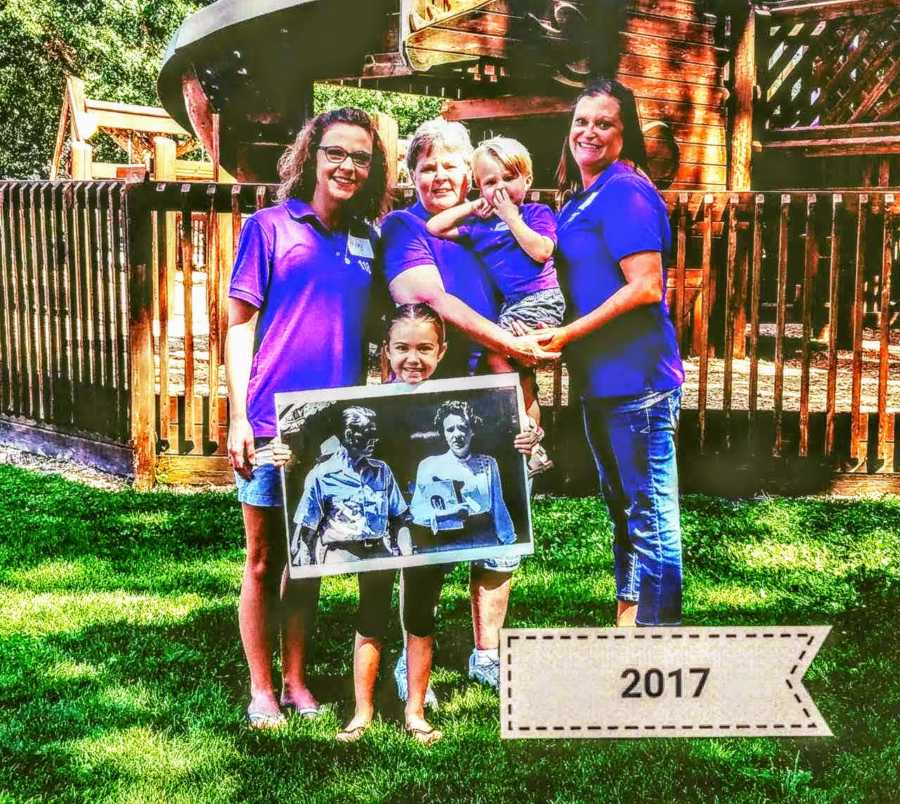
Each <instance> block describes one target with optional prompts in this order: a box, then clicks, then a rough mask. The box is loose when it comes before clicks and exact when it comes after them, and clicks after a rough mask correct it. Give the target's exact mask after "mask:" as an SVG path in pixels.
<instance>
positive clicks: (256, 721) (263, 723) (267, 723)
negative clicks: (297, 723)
mask: <svg viewBox="0 0 900 804" xmlns="http://www.w3.org/2000/svg"><path fill="white" fill-rule="evenodd" d="M285 723H287V720H285V717H284V715H282V714H281V712H278V713H277V714H272V713H271V712H260V711H258V710H253V709H248V710H247V726H248V727H249V728H251V729H277V728H279V727H280V726H283V725H284V724H285Z"/></svg>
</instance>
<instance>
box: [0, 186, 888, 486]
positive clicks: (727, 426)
mask: <svg viewBox="0 0 900 804" xmlns="http://www.w3.org/2000/svg"><path fill="white" fill-rule="evenodd" d="M272 195H273V188H272V187H271V186H268V185H221V184H220V185H216V184H199V183H183V184H182V183H174V182H169V183H159V182H146V183H140V184H132V185H127V186H126V185H123V184H121V183H91V184H88V183H28V182H15V183H6V184H2V185H0V210H2V219H0V220H2V225H0V237H2V240H0V245H2V252H0V253H2V260H3V261H2V264H0V265H2V281H3V284H2V288H0V290H2V293H3V297H2V298H3V317H2V319H0V342H2V343H0V346H2V351H0V357H2V371H0V381H2V386H0V395H2V400H3V411H2V414H0V427H5V428H6V430H7V431H9V428H11V427H13V426H15V427H18V428H19V430H22V429H23V428H24V429H27V428H32V429H33V428H35V427H38V428H42V429H41V430H40V433H39V434H40V435H45V434H46V433H47V432H53V433H55V434H57V435H59V434H69V435H71V436H73V437H75V438H81V439H82V440H83V441H85V442H86V443H90V444H95V443H96V444H102V445H105V447H107V448H109V447H111V446H117V447H118V448H119V449H124V448H126V447H127V448H128V455H129V456H133V460H134V463H133V471H134V473H135V476H136V479H137V481H138V482H139V483H142V484H150V483H152V482H154V481H155V480H160V481H166V482H197V481H198V480H200V481H208V480H212V481H217V482H223V481H227V480H228V478H229V474H228V470H227V463H226V458H225V440H226V426H227V405H226V399H225V394H224V371H223V365H222V364H223V359H224V334H225V326H226V309H227V284H228V278H229V273H230V266H231V263H232V260H233V256H234V251H235V247H236V244H237V242H238V237H239V233H240V227H241V222H242V218H243V216H244V215H246V214H248V213H250V212H252V211H253V210H255V209H258V208H261V207H263V206H266V205H268V204H270V203H272V201H273V198H272ZM664 195H665V198H666V201H667V203H668V205H669V208H670V212H671V220H672V226H673V243H674V258H673V264H672V266H671V268H670V272H669V280H668V287H669V291H668V295H669V299H670V308H671V311H672V315H673V317H674V320H675V322H676V327H677V329H678V332H679V337H680V339H681V343H682V349H683V353H684V354H685V356H686V360H685V362H686V367H687V373H688V381H687V383H686V386H685V389H686V390H685V412H684V416H683V420H682V428H681V433H680V451H681V456H682V464H683V467H684V469H685V472H686V477H688V478H690V477H692V476H695V477H697V478H699V481H698V485H707V486H708V484H704V483H703V482H702V481H703V478H702V477H701V475H704V474H705V476H706V477H707V478H716V477H721V476H722V475H723V473H724V475H727V476H730V477H734V476H736V475H740V474H741V472H743V473H744V474H743V475H742V476H743V478H744V480H745V481H746V482H745V483H744V485H741V484H738V485H737V486H731V487H730V488H731V489H732V490H734V489H736V490H739V491H740V490H752V488H758V487H759V484H760V482H761V478H762V477H763V476H764V475H766V473H767V472H769V470H770V469H771V467H772V466H775V467H778V471H777V472H776V473H775V474H774V475H773V474H771V473H770V472H769V475H767V476H770V477H774V478H776V481H775V482H778V483H781V482H783V480H784V476H785V472H787V473H789V474H792V476H794V477H795V478H806V479H807V480H808V479H810V478H815V482H812V481H811V480H810V482H809V483H808V484H807V485H808V486H809V488H810V489H812V488H828V487H833V486H834V481H835V479H837V480H841V481H842V482H843V481H847V480H848V479H849V481H853V479H854V478H856V479H858V481H859V482H862V483H864V484H870V485H871V483H872V482H873V481H876V482H877V487H878V488H882V489H887V488H894V489H896V488H898V472H900V454H898V453H900V448H898V446H897V441H896V439H895V432H896V425H897V422H896V420H897V418H898V410H900V333H898V330H897V325H896V318H897V299H898V296H900V292H898V288H900V278H898V276H897V269H898V265H900V259H898V254H897V250H898V244H900V236H898V232H897V226H898V221H900V218H898V216H897V212H898V206H897V201H896V199H895V197H894V195H893V194H891V193H888V192H869V193H865V192H846V191H845V192H843V193H840V194H839V193H832V192H818V193H809V194H808V193H799V192H793V193H775V192H769V193H735V194H728V193H717V194H705V195H704V194H689V193H678V192H669V193H665V194H664ZM537 197H541V198H542V200H545V201H546V200H548V197H547V196H545V195H543V194H538V195H537ZM408 201H409V193H406V194H404V196H403V197H402V198H400V199H398V202H399V203H401V204H402V203H406V202H408ZM123 215H124V217H123ZM126 233H127V237H126ZM126 240H127V243H128V260H127V271H126V267H125V266H126V262H125V260H124V254H125V251H124V245H125V243H126ZM540 382H541V385H542V395H543V398H544V403H545V405H546V406H547V407H548V408H550V410H548V416H547V421H548V424H549V429H550V430H551V432H550V438H551V443H554V444H559V447H558V449H559V454H566V455H567V458H568V456H570V455H571V456H572V458H571V460H567V461H566V467H565V469H564V471H561V472H559V473H557V477H556V478H555V479H553V478H548V482H549V483H550V484H551V486H552V487H553V488H557V489H559V490H589V487H590V485H591V484H592V483H593V480H592V471H591V469H590V463H589V459H588V457H587V455H586V454H585V453H584V451H583V447H582V446H581V443H582V442H583V439H582V438H581V436H580V432H579V429H578V416H577V406H575V405H570V404H569V399H568V387H567V386H568V383H567V380H566V375H565V371H564V367H559V368H557V369H556V370H555V371H548V372H546V373H544V374H542V375H541V376H540ZM723 464H724V468H723ZM778 472H780V474H779V473H778ZM801 485H802V484H801ZM845 485H846V484H845ZM723 488H726V490H727V488H728V487H727V484H726V486H723Z"/></svg>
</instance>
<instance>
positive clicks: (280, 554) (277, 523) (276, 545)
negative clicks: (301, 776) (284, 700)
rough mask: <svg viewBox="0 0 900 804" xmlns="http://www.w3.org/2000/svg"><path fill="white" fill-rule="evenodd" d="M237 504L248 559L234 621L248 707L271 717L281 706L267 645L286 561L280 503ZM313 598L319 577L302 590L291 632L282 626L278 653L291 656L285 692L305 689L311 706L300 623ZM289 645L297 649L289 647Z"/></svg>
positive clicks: (309, 614) (275, 622) (271, 640)
mask: <svg viewBox="0 0 900 804" xmlns="http://www.w3.org/2000/svg"><path fill="white" fill-rule="evenodd" d="M241 508H242V512H243V518H244V532H245V535H246V539H247V559H246V563H245V564H244V576H243V580H242V582H241V594H240V600H239V603H238V623H239V626H240V632H241V643H242V644H243V646H244V655H245V656H246V657H247V666H248V667H249V670H250V706H249V709H250V710H252V711H254V712H260V713H263V714H268V715H273V716H275V715H278V714H279V711H280V710H279V706H278V700H277V699H276V697H275V689H274V683H273V675H272V650H273V647H274V645H273V643H274V637H275V632H276V630H277V626H278V623H279V598H278V587H279V581H280V580H281V578H282V571H283V568H284V565H285V552H286V549H285V547H286V546H285V544H284V533H283V521H282V518H281V509H279V508H261V507H258V506H255V505H247V504H244V505H242V506H241ZM295 583H296V582H295ZM292 585H293V584H288V585H287V586H288V587H290V586H292ZM317 600H318V582H316V583H315V584H314V591H313V590H312V589H309V588H307V590H306V596H305V597H304V605H305V606H306V610H305V611H302V612H300V611H295V612H292V615H294V617H295V619H298V620H300V622H301V625H300V627H295V628H294V629H293V631H291V630H290V629H288V628H286V629H285V632H284V634H283V635H282V641H283V646H286V647H283V654H285V655H286V656H287V655H291V656H292V657H293V658H294V659H295V664H294V667H293V668H292V669H291V673H292V674H293V677H291V674H289V672H288V664H289V662H288V661H287V659H286V666H285V671H284V674H283V675H284V684H285V692H286V693H287V692H288V691H289V690H290V692H291V694H292V695H295V694H297V693H299V692H300V691H301V690H305V691H306V693H307V695H308V698H309V700H310V701H311V702H312V705H313V706H314V705H315V699H314V698H313V697H312V694H311V693H309V690H308V689H306V685H305V681H304V680H303V678H302V661H303V656H304V652H305V651H304V648H305V640H304V637H305V634H306V632H307V630H308V628H305V627H303V625H302V623H311V621H312V616H313V613H314V612H315V605H316V602H317ZM293 648H296V650H292V649H293ZM289 680H290V684H289V683H288V682H289ZM294 700H296V699H294Z"/></svg>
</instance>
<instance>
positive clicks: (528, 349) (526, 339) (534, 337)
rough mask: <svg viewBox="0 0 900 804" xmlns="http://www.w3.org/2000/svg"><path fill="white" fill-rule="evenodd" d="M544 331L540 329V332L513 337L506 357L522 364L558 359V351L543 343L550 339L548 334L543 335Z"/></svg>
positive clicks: (531, 364) (529, 364)
mask: <svg viewBox="0 0 900 804" xmlns="http://www.w3.org/2000/svg"><path fill="white" fill-rule="evenodd" d="M545 331H546V330H541V331H540V333H532V334H530V335H521V336H518V337H515V338H513V339H512V340H513V342H512V345H511V347H510V349H509V351H508V352H507V357H509V358H511V359H512V360H515V361H516V362H517V363H521V364H522V365H523V366H537V365H539V364H541V363H548V362H551V361H553V360H559V358H560V352H559V351H556V350H553V349H548V348H547V347H546V345H545V344H544V341H545V340H550V338H549V337H548V336H545V335H544V332H545Z"/></svg>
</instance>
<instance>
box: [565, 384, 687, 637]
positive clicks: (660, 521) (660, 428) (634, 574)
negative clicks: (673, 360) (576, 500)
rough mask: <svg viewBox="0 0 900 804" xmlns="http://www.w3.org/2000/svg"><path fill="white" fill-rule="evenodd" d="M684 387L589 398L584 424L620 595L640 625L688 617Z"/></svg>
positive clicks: (668, 623)
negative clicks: (681, 464) (681, 463)
mask: <svg viewBox="0 0 900 804" xmlns="http://www.w3.org/2000/svg"><path fill="white" fill-rule="evenodd" d="M680 409H681V389H675V390H674V391H672V392H668V393H659V392H651V393H648V394H644V395H643V396H639V397H630V398H619V399H586V400H583V401H582V412H583V415H584V428H585V434H586V436H587V440H588V445H589V446H590V448H591V452H592V454H593V456H594V461H595V463H596V465H597V472H598V474H599V476H600V487H601V490H602V492H603V497H604V499H605V501H606V505H607V508H608V509H609V514H610V518H611V519H612V523H613V558H614V563H615V575H616V597H617V598H618V599H619V600H621V601H624V602H632V603H637V604H638V611H637V622H638V624H639V625H677V624H678V623H680V621H681V584H682V564H681V527H680V521H679V504H678V466H677V463H676V459H675V457H676V456H675V430H676V428H677V425H678V415H679V412H680Z"/></svg>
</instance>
